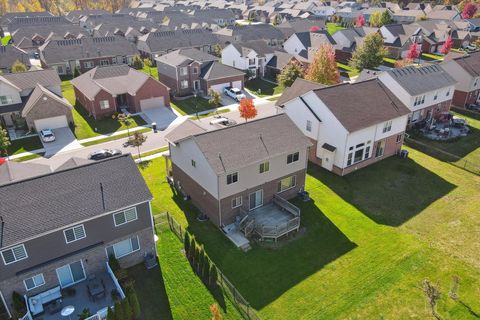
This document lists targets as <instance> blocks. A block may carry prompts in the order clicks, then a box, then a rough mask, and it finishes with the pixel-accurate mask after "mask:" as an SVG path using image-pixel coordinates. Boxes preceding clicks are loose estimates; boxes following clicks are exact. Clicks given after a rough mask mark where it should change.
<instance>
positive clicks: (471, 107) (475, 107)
mask: <svg viewBox="0 0 480 320" xmlns="http://www.w3.org/2000/svg"><path fill="white" fill-rule="evenodd" d="M467 109H468V110H472V111H480V104H470V105H468V106H467Z"/></svg>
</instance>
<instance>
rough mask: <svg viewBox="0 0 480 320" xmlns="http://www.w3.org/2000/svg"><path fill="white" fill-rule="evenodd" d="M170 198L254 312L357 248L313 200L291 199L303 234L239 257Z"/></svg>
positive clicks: (184, 203)
mask: <svg viewBox="0 0 480 320" xmlns="http://www.w3.org/2000/svg"><path fill="white" fill-rule="evenodd" d="M173 200H174V201H175V202H176V203H177V205H178V206H179V207H180V208H181V209H182V210H183V212H185V214H186V218H187V220H188V222H189V227H188V231H189V232H190V233H191V234H193V235H194V236H195V238H196V239H197V241H198V242H199V243H201V244H203V245H204V248H205V251H206V252H207V254H208V255H209V256H210V257H211V259H212V260H213V261H214V262H215V263H216V264H217V265H218V266H219V267H220V268H221V270H222V272H223V273H224V274H225V276H226V277H227V278H228V279H229V280H230V282H232V284H233V285H234V286H235V287H236V288H237V290H238V291H239V292H240V293H241V294H242V296H243V297H244V298H245V299H246V300H247V301H248V302H249V303H250V304H251V306H252V307H253V308H254V309H256V310H259V309H262V308H263V307H265V306H267V305H268V304H270V303H271V302H273V301H275V300H276V299H278V297H280V296H281V295H282V294H284V293H285V292H287V291H288V290H290V289H291V288H292V287H294V286H296V285H297V284H299V283H300V282H302V281H304V280H305V279H307V278H308V277H310V276H311V275H313V274H315V273H316V272H318V271H319V270H321V269H322V268H323V267H324V266H326V265H327V264H329V263H330V262H332V261H334V260H336V259H338V258H339V257H341V256H342V255H344V254H346V253H347V252H349V251H351V250H353V249H354V248H355V247H356V246H357V245H356V244H355V243H353V242H351V241H350V240H349V239H348V238H347V237H346V236H345V235H344V234H343V233H342V232H341V231H340V230H339V229H338V228H337V227H336V226H335V225H334V224H333V223H332V222H331V221H330V220H329V219H328V218H327V217H326V216H325V215H324V214H323V213H322V212H321V211H320V209H318V207H317V206H316V205H315V203H314V201H309V202H301V201H295V204H296V205H298V206H299V207H300V209H301V210H302V228H305V233H304V234H303V235H302V236H299V237H298V238H296V239H294V240H291V241H289V242H288V243H286V244H285V245H283V246H281V248H277V249H266V248H265V247H263V246H260V245H258V244H253V249H252V250H250V251H249V252H247V253H245V252H243V251H241V250H240V249H237V248H236V247H235V246H234V245H233V243H232V242H231V241H230V240H229V239H228V238H227V237H226V236H225V235H224V234H222V232H221V231H220V230H219V229H218V228H217V227H215V226H214V225H213V224H212V223H210V222H199V221H197V219H196V216H197V214H198V211H197V209H196V208H195V207H194V206H193V205H192V203H191V202H189V201H184V200H183V199H182V198H181V197H180V196H178V195H174V196H173Z"/></svg>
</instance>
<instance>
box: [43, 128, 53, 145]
mask: <svg viewBox="0 0 480 320" xmlns="http://www.w3.org/2000/svg"><path fill="white" fill-rule="evenodd" d="M40 137H41V138H42V141H43V142H53V141H55V134H53V131H52V130H51V129H43V130H40Z"/></svg>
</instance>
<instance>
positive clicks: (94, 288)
mask: <svg viewBox="0 0 480 320" xmlns="http://www.w3.org/2000/svg"><path fill="white" fill-rule="evenodd" d="M88 292H89V293H90V295H91V296H92V297H93V298H94V299H95V297H97V296H100V295H102V294H103V293H104V292H105V289H104V288H103V285H102V283H101V281H100V280H98V279H93V280H90V281H89V282H88Z"/></svg>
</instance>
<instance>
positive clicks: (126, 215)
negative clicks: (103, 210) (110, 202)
mask: <svg viewBox="0 0 480 320" xmlns="http://www.w3.org/2000/svg"><path fill="white" fill-rule="evenodd" d="M137 219H138V215H137V208H135V207H134V208H130V209H127V210H125V211H122V212H118V213H115V214H114V215H113V221H114V223H115V227H118V226H121V225H122V224H125V223H129V222H131V221H135V220H137Z"/></svg>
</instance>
